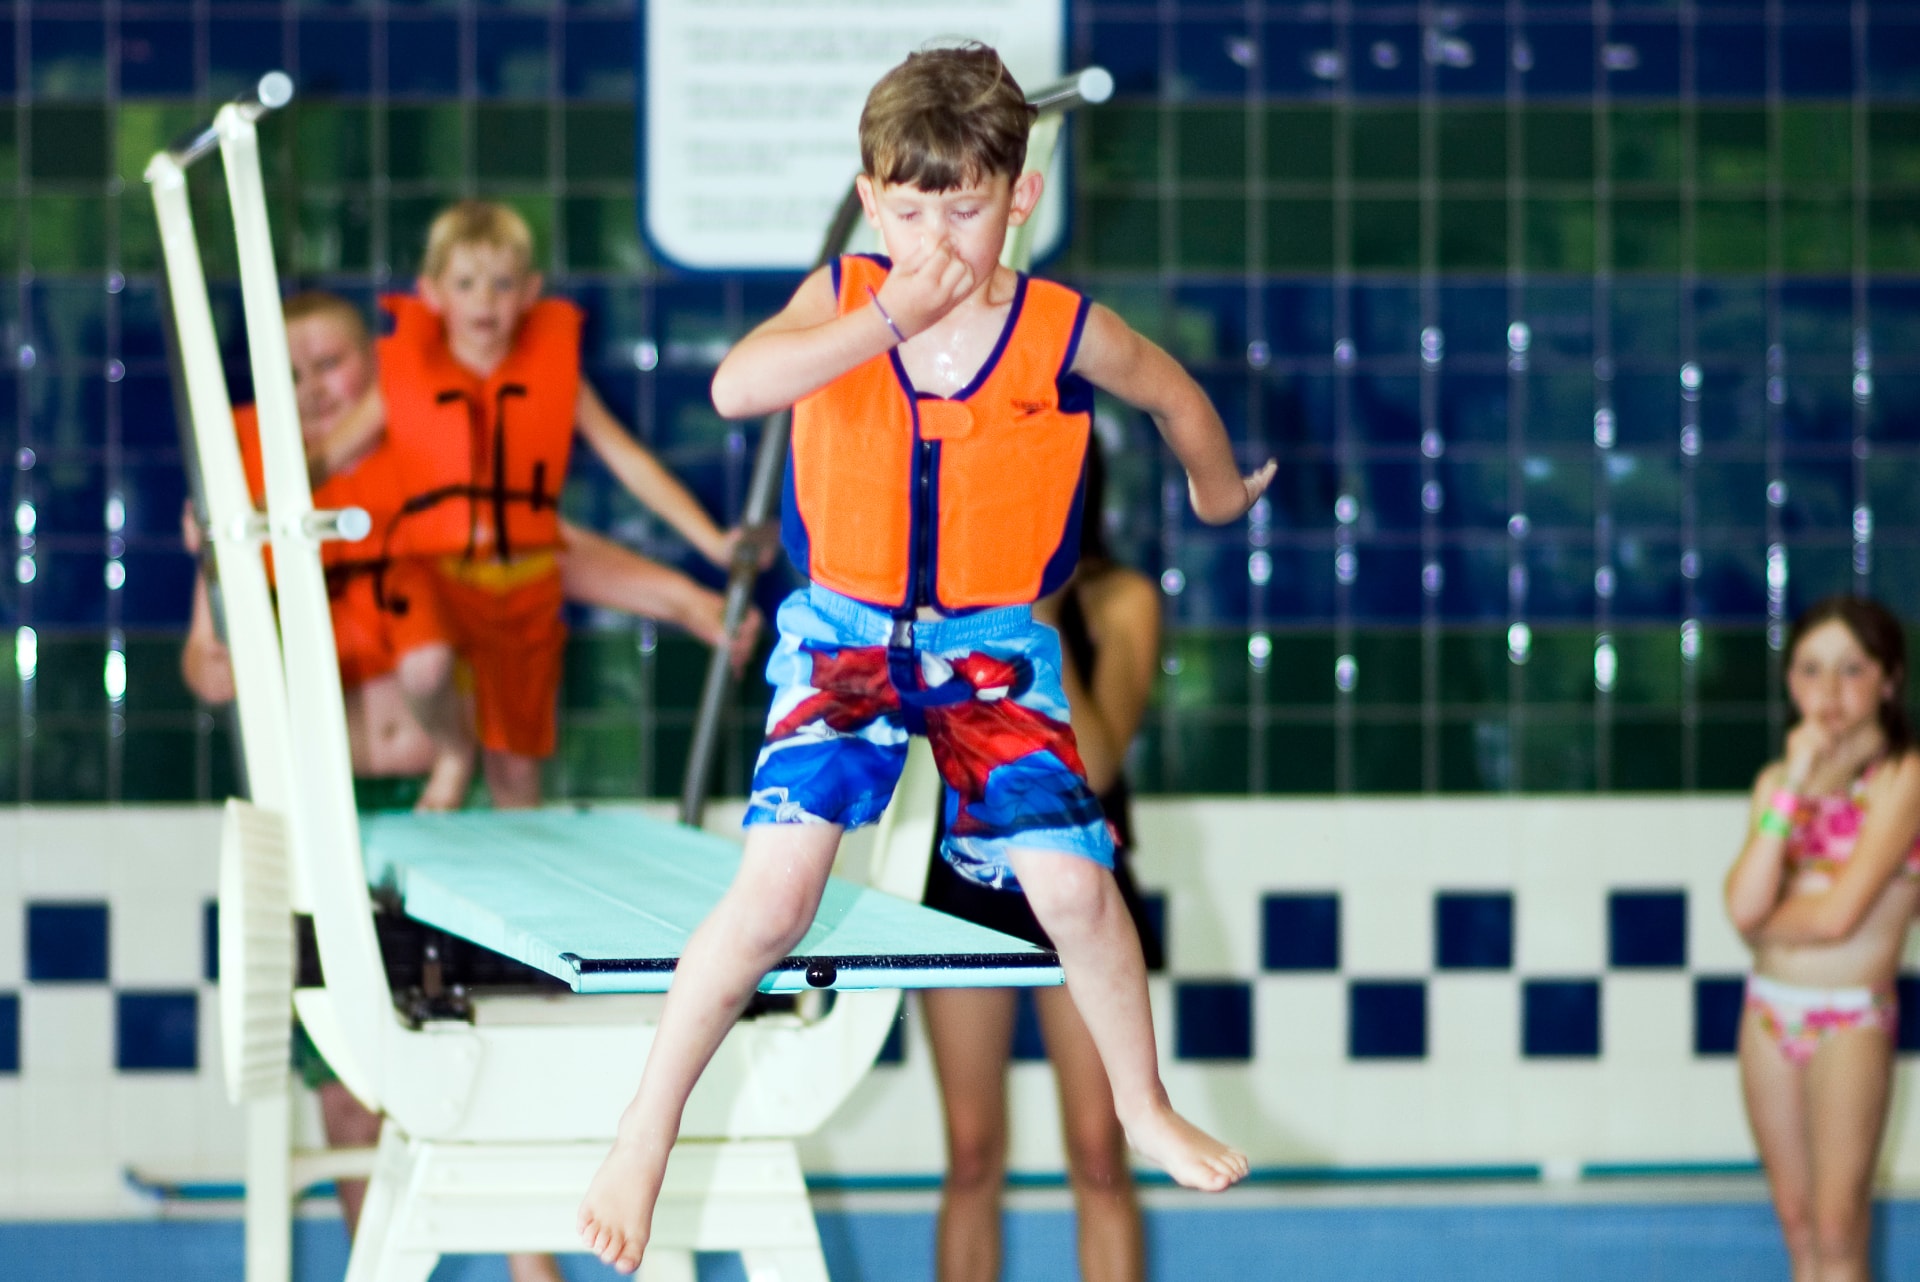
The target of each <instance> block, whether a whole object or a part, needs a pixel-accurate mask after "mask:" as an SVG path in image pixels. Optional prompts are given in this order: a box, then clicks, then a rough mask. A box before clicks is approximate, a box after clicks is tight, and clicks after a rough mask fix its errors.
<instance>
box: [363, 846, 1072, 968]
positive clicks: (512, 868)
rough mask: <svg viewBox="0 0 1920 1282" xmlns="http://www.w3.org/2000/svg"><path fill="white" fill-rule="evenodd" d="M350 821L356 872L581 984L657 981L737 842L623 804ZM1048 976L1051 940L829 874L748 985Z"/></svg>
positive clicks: (423, 911)
mask: <svg viewBox="0 0 1920 1282" xmlns="http://www.w3.org/2000/svg"><path fill="white" fill-rule="evenodd" d="M360 832H361V838H362V840H363V842H364V844H365V847H366V858H367V877H368V880H369V881H370V882H371V883H372V884H374V885H375V886H388V887H391V888H392V889H393V891H394V892H396V893H397V895H398V896H399V899H400V903H401V906H402V907H403V908H404V910H405V912H406V915H407V916H409V917H411V918H413V919H414V920H416V921H420V922H424V923H426V924H427V925H429V926H434V927H437V928H439V929H441V930H444V931H446V932H447V933H448V934H450V935H458V936H459V937H460V938H462V939H465V940H469V941H471V942H472V943H475V944H479V945H480V946H481V947H483V948H490V949H492V950H493V951H494V952H496V953H500V954H502V955H504V956H507V957H511V958H513V959H514V960H516V961H519V962H524V963H525V964H526V965H528V966H532V967H533V968H534V969H536V970H543V971H545V972H546V973H547V974H549V975H552V976H554V977H555V978H557V979H561V980H564V981H565V982H566V984H567V985H568V987H570V988H572V989H573V990H574V991H575V992H577V993H660V992H665V991H666V989H667V985H668V983H669V982H670V981H671V980H672V978H673V969H674V964H675V962H676V960H677V959H678V958H679V956H680V953H681V951H682V950H683V949H684V948H685V946H686V942H687V937H688V936H689V935H691V934H692V933H693V928H694V927H695V926H697V925H698V924H699V923H700V922H701V921H702V920H703V919H704V918H705V917H706V915H707V913H709V912H710V911H712V909H713V906H714V905H715V904H717V903H718V902H719V901H720V896H721V895H722V894H723V893H725V891H726V888H727V886H728V885H729V884H731V883H732V881H733V877H734V873H735V872H736V871H738V869H739V867H740V846H739V844H738V843H736V842H732V841H728V840H726V839H725V838H723V837H718V836H715V835H713V834H711V833H706V832H700V831H696V830H694V829H692V828H687V827H683V826H682V825H680V824H675V823H667V822H664V821H662V820H657V819H651V818H648V817H647V816H645V815H640V814H635V813H631V812H619V811H586V812H581V811H557V810H556V811H521V812H516V813H507V814H479V813H467V814H453V815H374V816H370V817H368V818H367V819H365V820H363V821H362V824H361V829H360ZM1060 982H1061V974H1060V966H1059V962H1058V960H1057V959H1056V958H1055V957H1054V955H1053V954H1052V953H1051V952H1047V951H1044V950H1042V949H1039V948H1036V947H1034V946H1033V945H1032V944H1029V943H1027V942H1026V941H1024V940H1019V939H1015V938H1013V937H1012V936H1009V935H1003V934H1001V933H1000V932H998V931H994V930H989V929H987V928H986V927H984V926H976V925H974V924H973V923H972V922H966V921H961V920H960V919H959V918H957V917H949V916H947V915H946V914H944V913H938V912H933V911H931V910H929V909H926V908H922V907H921V906H920V905H918V904H913V903H908V902H907V901H906V900H903V899H897V898H895V897H894V896H892V895H889V894H886V893H884V892H882V891H878V890H872V889H869V888H867V887H865V886H860V885H856V884H854V883H853V882H850V881H846V880H843V879H842V878H839V877H834V878H830V879H829V880H828V882H827V889H826V893H825V895H824V896H823V897H822V898H821V901H820V910H819V912H818V913H816V914H815V916H814V921H813V925H812V926H810V927H809V928H808V930H807V933H806V936H805V937H804V938H803V939H802V940H801V942H800V946H799V948H797V949H796V950H795V951H794V953H793V955H792V956H791V957H789V958H788V959H787V960H786V961H785V962H784V963H782V964H781V965H780V966H779V967H778V968H776V969H775V970H773V971H772V972H770V973H769V974H768V975H767V977H766V979H765V980H764V981H762V982H761V984H760V991H761V992H763V993H799V992H806V991H808V990H809V989H819V988H838V989H868V988H1009V987H1033V986H1041V985H1051V984H1058V983H1060Z"/></svg>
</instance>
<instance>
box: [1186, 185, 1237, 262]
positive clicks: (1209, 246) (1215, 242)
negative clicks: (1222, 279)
mask: <svg viewBox="0 0 1920 1282" xmlns="http://www.w3.org/2000/svg"><path fill="white" fill-rule="evenodd" d="M1180 265H1181V267H1183V268H1186V269H1189V270H1199V271H1231V272H1238V271H1244V270H1246V265H1247V202H1246V201H1244V200H1240V199H1238V198H1235V199H1231V200H1216V199H1212V198H1189V199H1185V200H1182V201H1181V202H1180Z"/></svg>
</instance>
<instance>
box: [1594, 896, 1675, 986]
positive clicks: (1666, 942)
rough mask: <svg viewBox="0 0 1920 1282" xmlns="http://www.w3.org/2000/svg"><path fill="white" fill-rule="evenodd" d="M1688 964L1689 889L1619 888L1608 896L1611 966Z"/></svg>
mask: <svg viewBox="0 0 1920 1282" xmlns="http://www.w3.org/2000/svg"><path fill="white" fill-rule="evenodd" d="M1686 964H1687V892H1686V891H1684V890H1616V891H1614V892H1613V893H1612V894H1610V895H1608V896H1607V965H1609V966H1612V967H1615V968H1617V969H1626V968H1655V969H1657V968H1666V967H1684V966H1685V965H1686Z"/></svg>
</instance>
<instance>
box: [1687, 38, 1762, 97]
mask: <svg viewBox="0 0 1920 1282" xmlns="http://www.w3.org/2000/svg"><path fill="white" fill-rule="evenodd" d="M1693 56H1694V87H1695V90H1696V91H1697V92H1698V93H1699V95H1700V96H1701V97H1702V98H1762V99H1763V98H1765V97H1766V96H1767V29H1766V27H1765V26H1764V25H1762V24H1760V23H1755V22H1703V23H1701V24H1700V25H1699V27H1698V28H1697V29H1696V31H1695V33H1694V39H1693Z"/></svg>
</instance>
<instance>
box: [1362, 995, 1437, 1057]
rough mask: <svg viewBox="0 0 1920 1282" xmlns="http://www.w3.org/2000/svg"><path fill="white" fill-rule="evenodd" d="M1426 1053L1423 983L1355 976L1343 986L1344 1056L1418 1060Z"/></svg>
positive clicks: (1425, 996) (1425, 1004)
mask: <svg viewBox="0 0 1920 1282" xmlns="http://www.w3.org/2000/svg"><path fill="white" fill-rule="evenodd" d="M1426 1053H1427V986H1426V985H1425V984H1424V983H1421V982H1417V981H1412V980H1379V979H1356V980H1354V981H1352V982H1351V983H1350V984H1349V985H1348V988H1347V1055H1348V1056H1349V1057H1350V1058H1352V1059H1419V1058H1421V1057H1422V1056H1424V1055H1425V1054H1426Z"/></svg>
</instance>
